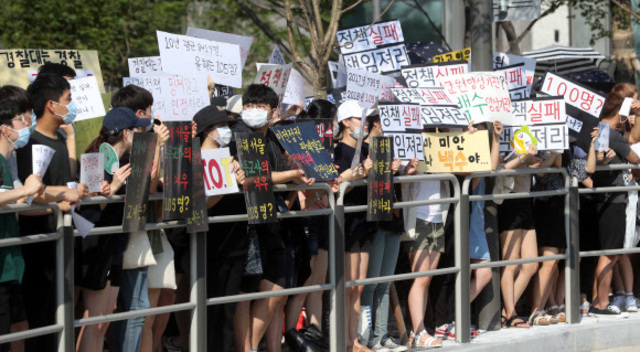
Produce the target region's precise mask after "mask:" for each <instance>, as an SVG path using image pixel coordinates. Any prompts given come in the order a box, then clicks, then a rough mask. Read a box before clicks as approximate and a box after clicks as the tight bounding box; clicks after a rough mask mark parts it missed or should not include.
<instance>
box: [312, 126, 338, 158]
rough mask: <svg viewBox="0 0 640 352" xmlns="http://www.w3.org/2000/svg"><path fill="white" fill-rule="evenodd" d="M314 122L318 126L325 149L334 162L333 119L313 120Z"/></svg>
mask: <svg viewBox="0 0 640 352" xmlns="http://www.w3.org/2000/svg"><path fill="white" fill-rule="evenodd" d="M313 122H315V124H316V131H318V137H320V140H321V141H322V145H323V146H324V149H326V150H327V151H328V152H329V154H330V155H331V159H332V160H333V119H313Z"/></svg>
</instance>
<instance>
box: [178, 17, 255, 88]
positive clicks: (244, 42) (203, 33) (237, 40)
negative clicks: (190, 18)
mask: <svg viewBox="0 0 640 352" xmlns="http://www.w3.org/2000/svg"><path fill="white" fill-rule="evenodd" d="M186 34H187V35H188V36H190V37H196V38H202V39H208V40H213V41H214V42H220V43H228V44H235V45H238V46H239V47H240V59H241V60H242V66H241V67H240V69H241V70H242V68H244V64H245V63H246V62H247V56H249V51H251V44H253V38H252V37H246V36H243V35H237V34H231V33H224V32H216V31H210V30H207V29H201V28H194V27H188V28H187V33H186ZM216 83H219V82H216ZM236 88H239V87H236Z"/></svg>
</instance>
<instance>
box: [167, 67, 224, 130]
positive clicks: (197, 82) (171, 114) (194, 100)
mask: <svg viewBox="0 0 640 352" xmlns="http://www.w3.org/2000/svg"><path fill="white" fill-rule="evenodd" d="M160 90H161V92H160V96H161V99H162V101H163V102H164V114H163V115H161V117H162V120H163V121H165V122H167V121H192V120H193V116H194V115H195V114H196V113H197V112H198V111H200V110H201V109H202V108H204V107H205V106H208V105H210V104H211V101H210V99H209V90H208V89H207V78H206V77H205V76H202V75H201V76H169V77H161V78H160Z"/></svg>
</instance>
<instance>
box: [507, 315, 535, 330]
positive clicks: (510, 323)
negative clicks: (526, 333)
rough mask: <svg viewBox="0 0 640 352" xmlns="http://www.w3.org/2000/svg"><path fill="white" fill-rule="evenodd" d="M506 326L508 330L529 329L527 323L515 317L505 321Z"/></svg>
mask: <svg viewBox="0 0 640 352" xmlns="http://www.w3.org/2000/svg"><path fill="white" fill-rule="evenodd" d="M518 320H519V321H518ZM506 325H507V327H508V328H519V329H529V328H530V327H531V326H530V325H529V323H528V322H526V321H524V319H522V318H520V317H519V316H517V315H514V316H512V317H511V318H510V319H509V320H507V324H506Z"/></svg>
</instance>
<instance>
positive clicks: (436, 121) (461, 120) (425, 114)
mask: <svg viewBox="0 0 640 352" xmlns="http://www.w3.org/2000/svg"><path fill="white" fill-rule="evenodd" d="M420 118H421V119H422V126H423V127H453V128H460V127H463V128H464V127H467V126H469V118H468V117H467V115H466V114H465V113H463V112H462V110H460V108H458V106H457V105H421V106H420Z"/></svg>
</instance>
